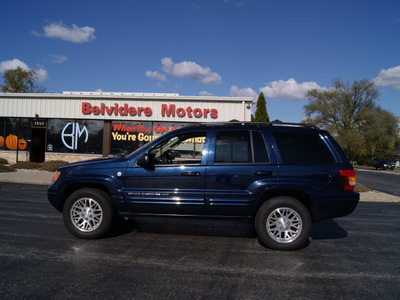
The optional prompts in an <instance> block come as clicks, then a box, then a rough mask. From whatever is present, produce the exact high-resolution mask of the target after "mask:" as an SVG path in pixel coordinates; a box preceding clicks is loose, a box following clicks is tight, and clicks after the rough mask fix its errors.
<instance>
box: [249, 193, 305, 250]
mask: <svg viewBox="0 0 400 300" xmlns="http://www.w3.org/2000/svg"><path fill="white" fill-rule="evenodd" d="M311 225H312V220H311V216H310V213H309V211H308V209H307V208H306V207H305V206H304V205H303V204H302V203H301V202H300V201H298V200H297V199H295V198H292V197H276V198H272V199H270V200H268V201H266V202H265V203H264V204H263V205H261V207H260V209H259V210H258V212H257V216H256V220H255V227H256V231H257V235H258V238H259V240H260V242H261V243H262V244H263V245H264V246H266V247H268V248H270V249H275V250H296V249H298V248H301V247H303V246H304V245H305V243H306V242H307V241H308V237H309V236H310V232H311Z"/></svg>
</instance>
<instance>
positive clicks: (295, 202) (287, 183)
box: [48, 122, 359, 250]
mask: <svg viewBox="0 0 400 300" xmlns="http://www.w3.org/2000/svg"><path fill="white" fill-rule="evenodd" d="M354 186H355V172H354V170H353V167H352V165H351V164H350V163H349V161H348V159H347V158H346V156H345V154H344V152H343V151H342V149H341V148H340V147H339V145H338V144H337V143H336V141H335V140H334V139H333V138H332V137H331V136H330V135H329V133H328V132H326V131H324V130H320V129H318V128H316V127H314V126H312V125H305V124H292V123H282V122H272V123H240V122H235V123H226V124H215V123H211V124H196V125H189V126H187V127H184V128H182V129H177V130H173V131H171V132H168V133H166V134H164V135H162V136H160V137H159V138H157V139H155V140H154V141H152V142H150V143H148V144H146V145H145V146H143V147H142V148H140V149H138V150H136V151H135V152H133V153H131V154H130V155H125V156H120V157H114V158H103V159H97V160H90V161H84V162H78V163H73V164H70V165H67V166H64V167H61V168H59V169H58V170H57V172H56V174H55V177H54V180H53V184H52V185H51V186H50V187H49V189H48V199H49V201H50V203H51V204H52V205H53V206H54V207H55V208H56V209H57V210H59V211H60V212H62V213H63V217H64V222H65V225H66V227H67V228H68V230H69V231H70V232H71V233H72V234H74V235H75V236H77V237H80V238H99V237H102V236H103V235H105V234H106V233H107V232H108V231H109V229H110V228H111V226H112V224H113V222H114V221H115V220H116V217H117V216H118V215H119V216H122V217H133V216H190V217H207V218H211V217H218V218H221V217H229V218H232V217H235V218H251V219H253V220H254V222H255V228H256V231H257V235H258V238H259V241H260V242H261V243H262V244H263V245H264V246H266V247H268V248H271V249H278V250H294V249H298V248H300V247H302V246H304V245H305V243H306V242H307V240H308V238H309V235H310V231H311V225H312V222H314V221H318V220H324V219H330V218H336V217H341V216H345V215H348V214H350V213H351V212H352V211H353V210H354V209H355V208H356V206H357V203H358V201H359V194H358V193H356V192H354Z"/></svg>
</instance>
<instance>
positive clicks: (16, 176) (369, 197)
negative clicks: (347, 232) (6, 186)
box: [0, 170, 400, 203]
mask: <svg viewBox="0 0 400 300" xmlns="http://www.w3.org/2000/svg"><path fill="white" fill-rule="evenodd" d="M53 175H54V173H53V172H46V171H38V170H18V171H17V172H10V173H0V182H13V183H28V184H39V185H50V184H51V180H52V178H53ZM360 201H366V202H399V203H400V197H396V196H393V195H389V194H385V193H381V192H376V191H373V192H366V193H360Z"/></svg>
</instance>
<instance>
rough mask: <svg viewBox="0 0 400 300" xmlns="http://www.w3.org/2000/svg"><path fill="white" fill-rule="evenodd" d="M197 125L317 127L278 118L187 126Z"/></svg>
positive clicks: (197, 124)
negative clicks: (273, 119) (268, 120)
mask: <svg viewBox="0 0 400 300" xmlns="http://www.w3.org/2000/svg"><path fill="white" fill-rule="evenodd" d="M199 125H208V126H215V125H217V126H218V125H219V126H220V125H225V126H227V125H231V126H232V125H254V126H287V127H305V128H313V129H319V128H318V127H317V126H316V125H313V124H306V123H290V122H283V121H280V120H275V121H272V122H250V121H243V122H241V121H238V120H231V121H229V122H215V123H214V122H212V123H195V124H190V125H188V126H199Z"/></svg>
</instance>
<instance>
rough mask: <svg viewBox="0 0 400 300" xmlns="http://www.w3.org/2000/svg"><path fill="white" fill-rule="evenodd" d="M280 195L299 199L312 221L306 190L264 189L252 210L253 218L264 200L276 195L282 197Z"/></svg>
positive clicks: (309, 199) (311, 209)
mask: <svg viewBox="0 0 400 300" xmlns="http://www.w3.org/2000/svg"><path fill="white" fill-rule="evenodd" d="M282 196H285V197H292V198H295V199H297V200H298V201H300V202H301V203H302V204H303V205H304V206H305V207H306V208H307V210H308V211H309V213H310V215H311V219H312V220H313V221H314V214H313V207H312V201H311V198H310V196H309V195H308V194H307V193H306V192H304V191H300V190H268V191H265V192H264V193H263V194H262V195H261V196H260V197H259V201H258V203H257V205H256V207H255V209H254V211H253V218H255V216H256V215H257V212H258V210H259V209H260V207H261V206H262V205H263V204H264V203H265V202H267V201H268V200H270V199H273V198H276V197H282Z"/></svg>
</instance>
